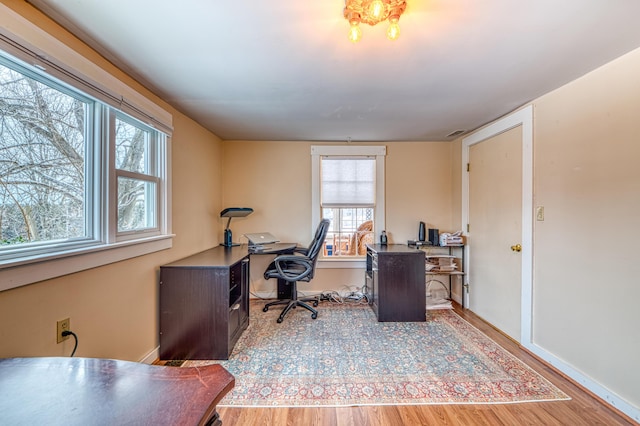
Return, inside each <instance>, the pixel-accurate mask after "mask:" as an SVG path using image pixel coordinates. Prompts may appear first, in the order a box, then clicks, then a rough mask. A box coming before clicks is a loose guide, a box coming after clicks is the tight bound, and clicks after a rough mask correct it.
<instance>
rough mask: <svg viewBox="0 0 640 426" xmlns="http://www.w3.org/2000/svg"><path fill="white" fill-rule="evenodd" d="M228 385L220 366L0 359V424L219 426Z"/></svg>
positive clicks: (228, 376) (226, 374) (230, 379)
mask: <svg viewBox="0 0 640 426" xmlns="http://www.w3.org/2000/svg"><path fill="white" fill-rule="evenodd" d="M234 385H235V379H234V377H233V376H232V375H231V374H230V373H229V372H228V371H227V370H225V369H224V368H223V367H221V366H219V365H209V366H206V367H197V368H195V367H187V368H178V367H163V366H157V365H147V364H141V363H136V362H129V361H116V360H110V359H95V358H7V359H0V395H1V396H2V397H0V423H1V424H3V425H4V424H6V425H12V426H17V425H34V424H42V425H48V426H54V425H65V426H69V425H82V426H86V425H109V426H111V425H154V426H158V425H171V426H174V425H220V424H221V421H220V418H219V416H218V413H217V411H216V405H217V404H218V402H220V400H221V399H222V397H223V396H224V395H226V394H227V392H229V391H230V390H231V389H232V388H233V386H234Z"/></svg>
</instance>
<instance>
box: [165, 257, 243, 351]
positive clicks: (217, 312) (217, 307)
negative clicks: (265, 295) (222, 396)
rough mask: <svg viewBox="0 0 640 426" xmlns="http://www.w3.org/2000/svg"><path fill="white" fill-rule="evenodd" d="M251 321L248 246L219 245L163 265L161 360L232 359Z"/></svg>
mask: <svg viewBox="0 0 640 426" xmlns="http://www.w3.org/2000/svg"><path fill="white" fill-rule="evenodd" d="M248 325H249V255H248V253H247V250H246V248H241V247H223V246H219V247H215V248H212V249H209V250H206V251H203V252H201V253H197V254H194V255H193V256H189V257H186V258H184V259H181V260H178V261H176V262H173V263H170V264H167V265H163V266H161V267H160V359H162V360H172V359H180V360H182V359H228V358H229V355H230V354H231V351H232V350H233V346H234V345H235V343H236V341H237V340H238V338H239V337H240V335H241V334H242V332H243V331H244V330H245V329H246V328H247V326H248Z"/></svg>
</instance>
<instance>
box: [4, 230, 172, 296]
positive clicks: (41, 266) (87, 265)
mask: <svg viewBox="0 0 640 426" xmlns="http://www.w3.org/2000/svg"><path fill="white" fill-rule="evenodd" d="M173 237H174V235H162V236H158V237H152V238H147V239H144V240H137V241H127V242H123V243H117V244H110V245H108V246H107V245H105V246H99V247H92V248H90V249H86V250H83V251H82V252H72V253H66V254H65V253H62V254H59V253H58V254H56V255H51V256H47V257H42V258H39V259H37V260H33V261H31V262H29V263H18V262H16V263H13V264H6V265H3V266H2V267H0V291H4V290H10V289H12V288H17V287H21V286H23V285H28V284H33V283H36V282H38V281H44V280H48V279H52V278H56V277H61V276H63V275H68V274H72V273H74V272H80V271H84V270H86V269H91V268H96V267H99V266H104V265H108V264H110V263H115V262H119V261H122V260H127V259H131V258H133V257H138V256H143V255H145V254H149V253H154V252H157V251H160V250H166V249H169V248H171V247H172V245H173Z"/></svg>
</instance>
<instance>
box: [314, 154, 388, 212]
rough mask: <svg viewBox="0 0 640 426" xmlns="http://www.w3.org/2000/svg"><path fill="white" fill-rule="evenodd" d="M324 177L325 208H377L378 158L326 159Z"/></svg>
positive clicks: (322, 188) (323, 200) (324, 159)
mask: <svg viewBox="0 0 640 426" xmlns="http://www.w3.org/2000/svg"><path fill="white" fill-rule="evenodd" d="M321 176H322V186H321V205H322V207H325V208H326V207H346V206H349V207H373V206H375V203H376V159H375V157H351V158H340V157H323V158H322V163H321Z"/></svg>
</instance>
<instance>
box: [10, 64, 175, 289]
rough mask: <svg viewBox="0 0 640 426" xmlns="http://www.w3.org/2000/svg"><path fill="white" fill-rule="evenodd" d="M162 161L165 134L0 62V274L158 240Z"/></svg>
mask: <svg viewBox="0 0 640 426" xmlns="http://www.w3.org/2000/svg"><path fill="white" fill-rule="evenodd" d="M167 156H168V138H167V135H166V134H165V133H163V132H160V131H158V130H156V129H155V128H153V127H151V126H150V125H148V124H145V123H143V122H142V121H140V120H139V119H138V118H134V117H132V116H130V115H128V114H126V113H124V112H122V111H120V110H118V109H117V108H114V107H112V106H110V105H108V104H107V103H105V102H102V101H100V100H98V99H96V98H95V97H92V96H91V95H89V94H87V93H85V92H83V91H81V90H79V89H76V88H74V87H72V86H71V85H68V84H66V83H65V82H63V81H60V80H58V79H57V78H55V77H52V76H50V75H48V74H46V73H44V72H42V71H41V70H40V69H39V68H36V67H32V66H30V65H28V64H27V63H25V62H22V61H21V60H19V59H17V58H15V57H12V56H10V55H8V54H6V53H3V52H0V272H2V273H3V274H6V273H8V272H7V271H8V270H6V269H4V268H7V267H15V266H24V265H29V264H35V263H39V262H43V261H47V260H52V259H60V258H66V257H69V256H77V255H81V254H83V253H91V252H93V253H95V252H96V251H100V250H105V249H111V248H116V247H122V246H124V245H128V246H131V245H132V244H140V243H144V242H148V241H151V240H154V239H156V240H157V239H158V238H166V236H168V233H169V227H168V220H167V219H168V218H167V217H166V212H167V211H168V207H167V199H168V197H167V191H168V187H167V178H168V176H167V173H168V170H167ZM162 248H167V246H166V244H165V245H163V246H162ZM156 249H158V247H156V248H155V249H154V248H151V249H148V250H146V251H145V249H142V251H136V250H131V249H128V251H127V253H126V254H123V255H122V254H121V255H116V256H113V255H111V256H102V257H103V259H107V260H106V261H105V260H101V261H100V262H102V263H103V264H104V263H105V262H106V263H108V259H111V260H112V261H115V260H121V259H122V258H128V257H131V256H135V255H139V254H144V252H150V251H155V250H156ZM57 265H58V264H57ZM87 265H89V266H96V264H95V263H92V262H91V261H88V263H87ZM77 269H78V268H76V269H75V270H77ZM79 269H82V267H81V268H79ZM65 271H67V270H66V269H64V268H62V269H60V272H59V273H57V274H58V275H59V274H61V273H65ZM71 272H73V269H72V270H71ZM22 275H23V276H24V275H25V274H22ZM28 275H29V274H26V276H27V277H28ZM3 276H4V275H3ZM52 276H55V275H52ZM47 277H50V276H49V275H47V274H44V275H42V274H36V275H35V276H34V278H33V279H34V280H37V279H41V278H47ZM24 281H25V282H22V283H18V284H17V285H21V284H26V283H28V281H29V278H25V279H24ZM14 286H15V285H14ZM9 288H10V287H9ZM3 289H5V288H4V287H3V288H0V290H3Z"/></svg>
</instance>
